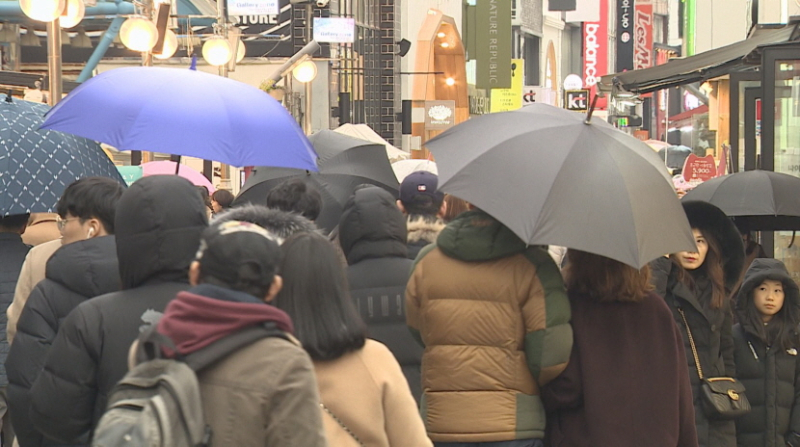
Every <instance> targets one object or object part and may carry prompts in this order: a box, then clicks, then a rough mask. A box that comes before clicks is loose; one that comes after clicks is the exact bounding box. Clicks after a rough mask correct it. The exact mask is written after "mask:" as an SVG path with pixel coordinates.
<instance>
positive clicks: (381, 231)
mask: <svg viewBox="0 0 800 447" xmlns="http://www.w3.org/2000/svg"><path fill="white" fill-rule="evenodd" d="M339 243H340V244H341V245H342V251H343V252H344V255H345V256H346V257H347V263H348V265H349V267H348V268H347V278H348V281H349V283H350V294H351V295H352V297H353V300H354V301H355V303H356V306H357V308H358V311H359V313H360V314H361V318H363V319H364V321H365V322H366V323H367V326H368V328H369V337H370V338H373V339H375V340H378V341H379V342H381V343H383V344H385V345H386V346H387V347H388V348H389V350H390V351H392V354H394V356H395V358H396V359H397V361H398V363H400V366H401V367H402V369H403V374H405V376H406V380H407V381H408V384H409V386H410V387H411V392H412V394H413V395H414V397H415V398H416V399H417V401H419V398H420V394H421V390H420V364H421V362H422V347H421V346H420V345H419V343H417V342H416V341H415V340H414V338H413V337H412V336H411V333H410V332H409V330H408V327H407V326H406V312H405V293H406V283H407V282H408V277H409V274H410V273H411V266H412V263H413V262H412V261H411V260H410V259H408V258H407V257H406V253H407V251H406V250H407V249H406V222H405V218H404V217H403V214H402V213H401V212H400V210H399V209H398V208H397V206H396V205H395V199H394V197H392V195H391V194H389V193H388V192H386V191H384V190H383V189H381V188H378V187H376V186H371V187H365V188H363V189H359V190H356V192H355V194H353V196H352V197H350V199H349V200H348V201H347V204H345V207H344V211H343V213H342V217H341V219H340V221H339Z"/></svg>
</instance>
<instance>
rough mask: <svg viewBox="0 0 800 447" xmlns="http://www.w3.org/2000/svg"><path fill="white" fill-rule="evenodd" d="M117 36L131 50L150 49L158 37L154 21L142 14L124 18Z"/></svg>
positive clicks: (143, 50)
mask: <svg viewBox="0 0 800 447" xmlns="http://www.w3.org/2000/svg"><path fill="white" fill-rule="evenodd" d="M119 38H120V40H122V43H123V45H125V46H126V47H128V48H130V49H131V50H133V51H141V52H145V51H150V50H152V49H153V47H154V46H155V44H156V39H158V29H156V25H155V23H153V22H151V21H150V20H147V18H146V17H144V16H132V17H129V18H128V19H127V20H125V23H123V24H122V27H120V29H119Z"/></svg>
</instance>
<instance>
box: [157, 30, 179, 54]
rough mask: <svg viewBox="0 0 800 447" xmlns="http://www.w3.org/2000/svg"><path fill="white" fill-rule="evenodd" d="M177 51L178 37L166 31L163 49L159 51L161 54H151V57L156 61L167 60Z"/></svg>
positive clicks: (170, 31) (172, 32) (173, 32)
mask: <svg viewBox="0 0 800 447" xmlns="http://www.w3.org/2000/svg"><path fill="white" fill-rule="evenodd" d="M177 50H178V36H176V35H175V31H172V30H171V29H168V30H167V32H166V33H165V34H164V48H163V49H162V50H161V54H155V53H153V57H155V58H156V59H169V58H171V57H172V56H173V55H174V54H175V51H177Z"/></svg>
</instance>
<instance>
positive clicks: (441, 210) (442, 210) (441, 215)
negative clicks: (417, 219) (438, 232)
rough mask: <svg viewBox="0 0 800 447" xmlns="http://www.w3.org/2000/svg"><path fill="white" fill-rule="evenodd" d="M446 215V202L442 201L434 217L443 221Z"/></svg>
mask: <svg viewBox="0 0 800 447" xmlns="http://www.w3.org/2000/svg"><path fill="white" fill-rule="evenodd" d="M446 214H447V200H442V206H440V207H439V213H438V214H436V217H438V218H440V219H444V216H445V215H446Z"/></svg>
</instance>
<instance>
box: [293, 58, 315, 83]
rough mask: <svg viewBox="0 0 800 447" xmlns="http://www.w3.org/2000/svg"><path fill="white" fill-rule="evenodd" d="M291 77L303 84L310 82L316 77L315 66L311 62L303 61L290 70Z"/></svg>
mask: <svg viewBox="0 0 800 447" xmlns="http://www.w3.org/2000/svg"><path fill="white" fill-rule="evenodd" d="M292 76H294V78H295V79H297V80H298V81H299V82H302V83H303V84H305V83H306V82H311V81H313V80H314V78H316V77H317V65H316V64H314V63H313V62H311V61H305V62H303V63H302V64H300V65H298V66H297V67H295V69H294V70H292Z"/></svg>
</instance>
